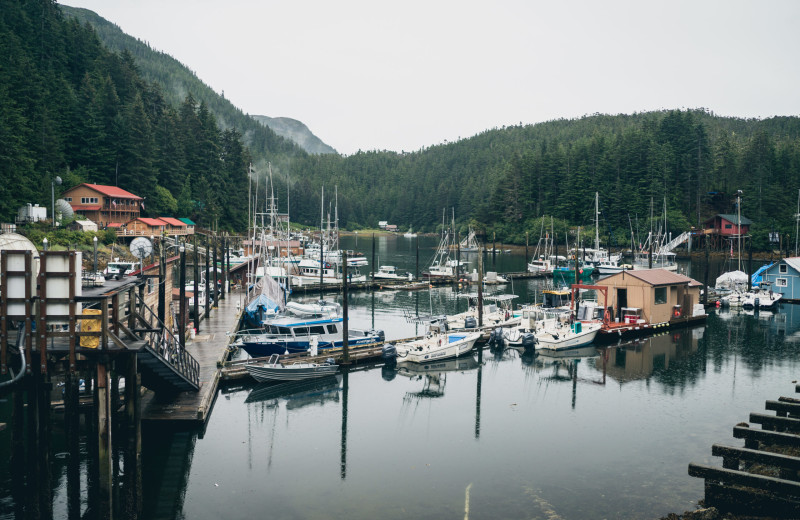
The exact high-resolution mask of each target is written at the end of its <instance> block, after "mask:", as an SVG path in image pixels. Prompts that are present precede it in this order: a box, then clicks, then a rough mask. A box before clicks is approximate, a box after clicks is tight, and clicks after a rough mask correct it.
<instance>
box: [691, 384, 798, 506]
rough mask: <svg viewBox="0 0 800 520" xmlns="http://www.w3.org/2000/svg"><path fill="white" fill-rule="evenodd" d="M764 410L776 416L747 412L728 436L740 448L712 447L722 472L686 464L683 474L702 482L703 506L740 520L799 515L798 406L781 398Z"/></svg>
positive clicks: (717, 469)
mask: <svg viewBox="0 0 800 520" xmlns="http://www.w3.org/2000/svg"><path fill="white" fill-rule="evenodd" d="M765 407H766V409H767V410H769V411H773V412H776V414H777V415H770V414H766V413H756V412H754V413H751V414H750V422H751V423H754V424H759V425H761V429H758V428H751V427H750V425H748V424H739V425H737V426H735V427H734V428H733V437H734V438H736V439H744V441H745V446H744V448H739V447H736V446H727V445H722V444H714V445H713V446H712V448H711V454H712V455H713V456H715V457H722V466H723V467H722V468H719V467H714V466H709V465H704V464H694V463H691V464H689V475H690V476H693V477H698V478H702V479H705V504H706V505H707V506H714V507H717V508H719V509H720V510H722V511H733V512H736V513H737V514H742V515H771V516H777V517H782V516H786V517H798V516H800V419H797V418H795V417H789V415H793V416H797V415H798V413H800V403H798V401H797V399H794V398H785V397H781V398H780V399H779V400H777V401H767V402H766V404H765Z"/></svg>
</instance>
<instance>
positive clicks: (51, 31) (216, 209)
mask: <svg viewBox="0 0 800 520" xmlns="http://www.w3.org/2000/svg"><path fill="white" fill-rule="evenodd" d="M163 92H164V91H163V89H162V87H161V85H159V84H155V83H148V82H146V81H144V80H143V79H142V78H141V76H140V75H139V72H138V69H137V66H136V64H135V63H134V59H133V57H132V56H131V55H130V54H128V53H122V54H114V53H111V52H109V51H108V50H106V49H105V48H104V47H103V46H102V45H101V44H100V42H99V40H98V39H97V36H96V34H95V33H94V31H93V30H92V29H91V27H89V26H82V25H80V24H79V23H78V22H77V21H76V20H74V19H71V18H70V19H65V18H64V17H63V16H62V13H61V11H60V9H59V8H58V6H57V5H56V4H55V3H53V2H51V1H46V0H42V1H30V2H19V1H15V0H0V106H2V110H0V175H1V176H2V179H3V180H4V182H3V183H0V217H1V218H2V220H3V221H9V220H12V221H13V217H14V215H15V213H16V211H17V208H18V207H20V206H22V205H23V204H25V203H41V204H43V205H47V206H49V201H50V190H51V183H52V181H53V179H54V178H55V177H56V176H57V175H59V176H61V177H62V179H63V180H64V184H63V185H62V186H60V187H58V190H63V189H65V188H68V187H71V186H74V185H76V184H78V183H81V182H94V183H100V184H112V185H114V184H116V185H118V186H120V187H122V188H124V189H127V190H129V191H132V192H134V193H136V194H137V195H140V196H142V197H145V205H146V208H147V209H146V211H147V212H148V213H149V214H151V215H180V216H190V217H192V218H195V219H197V221H198V222H199V223H201V224H202V225H208V226H210V225H214V224H217V223H218V224H219V225H220V227H222V228H229V229H242V228H243V227H244V226H246V222H247V209H246V208H247V204H241V203H240V201H239V197H240V194H241V193H246V191H247V187H248V186H247V184H248V181H247V167H248V164H249V162H250V154H249V152H248V150H247V148H246V147H245V146H244V144H243V141H242V136H241V134H240V133H239V132H238V131H237V130H236V129H233V128H229V129H220V128H219V127H218V126H217V122H216V120H215V118H214V117H213V116H212V115H211V113H210V111H209V108H208V106H207V105H206V104H205V103H202V102H198V101H197V100H196V98H194V97H193V96H191V95H188V96H187V97H185V98H184V99H183V100H182V101H181V103H180V104H179V105H178V106H173V105H171V104H170V103H169V102H168V101H167V99H166V98H165V96H164V93H163ZM278 139H280V138H278ZM280 141H283V140H282V139H280Z"/></svg>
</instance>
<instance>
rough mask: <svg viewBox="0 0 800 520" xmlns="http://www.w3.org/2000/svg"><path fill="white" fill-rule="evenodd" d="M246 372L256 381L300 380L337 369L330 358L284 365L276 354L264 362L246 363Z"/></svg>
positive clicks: (330, 373) (317, 376)
mask: <svg viewBox="0 0 800 520" xmlns="http://www.w3.org/2000/svg"><path fill="white" fill-rule="evenodd" d="M245 368H246V369H247V372H248V373H249V374H250V375H251V376H253V378H254V379H255V380H256V381H259V382H267V381H300V380H303V379H315V378H319V377H325V376H329V375H332V374H335V373H336V371H337V370H339V365H336V364H335V363H334V362H333V360H332V359H330V360H328V361H326V362H325V363H292V364H286V365H284V364H283V363H282V362H281V361H280V358H279V356H278V355H277V354H273V355H271V356H270V358H269V360H268V361H266V362H265V363H248V364H246V365H245Z"/></svg>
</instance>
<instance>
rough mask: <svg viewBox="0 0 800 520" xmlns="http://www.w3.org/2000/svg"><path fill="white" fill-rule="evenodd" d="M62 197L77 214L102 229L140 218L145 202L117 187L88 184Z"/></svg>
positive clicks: (78, 186)
mask: <svg viewBox="0 0 800 520" xmlns="http://www.w3.org/2000/svg"><path fill="white" fill-rule="evenodd" d="M61 197H62V198H63V199H64V200H66V201H67V202H69V204H70V206H72V209H73V211H75V213H76V214H78V215H83V216H85V217H86V218H87V219H89V220H91V221H92V222H94V223H96V224H97V226H98V227H100V228H104V227H107V226H108V225H109V224H112V223H116V224H124V223H125V222H128V221H130V220H133V219H136V218H138V217H139V213H140V211H141V205H142V200H143V199H142V197H139V196H138V195H134V194H133V193H130V192H128V191H125V190H123V189H122V188H118V187H116V186H103V185H101V184H88V183H84V184H79V185H77V186H75V187H72V188H70V189H68V190H66V191H65V192H64V193H63V194H62V195H61Z"/></svg>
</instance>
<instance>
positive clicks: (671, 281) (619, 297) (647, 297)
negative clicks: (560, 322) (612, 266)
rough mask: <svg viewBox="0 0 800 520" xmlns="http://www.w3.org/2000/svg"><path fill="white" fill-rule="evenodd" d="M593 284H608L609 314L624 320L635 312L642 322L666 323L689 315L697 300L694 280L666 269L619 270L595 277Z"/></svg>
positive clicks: (698, 292)
mask: <svg viewBox="0 0 800 520" xmlns="http://www.w3.org/2000/svg"><path fill="white" fill-rule="evenodd" d="M596 285H600V286H604V287H608V301H607V302H606V305H608V306H610V307H612V318H613V319H618V320H619V321H624V320H625V319H626V318H625V316H636V317H637V318H629V319H642V320H644V321H645V322H646V323H651V324H656V323H666V322H669V320H670V319H672V318H673V317H676V316H687V315H688V316H692V315H693V312H694V306H695V305H696V304H698V303H700V288H701V287H702V284H701V283H700V282H698V281H697V280H694V279H692V278H689V277H688V276H684V275H682V274H678V273H673V272H671V271H667V270H666V269H640V270H632V271H622V272H621V273H617V274H614V275H611V276H609V277H608V278H604V279H602V280H599V281H598V282H597V284H596Z"/></svg>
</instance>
